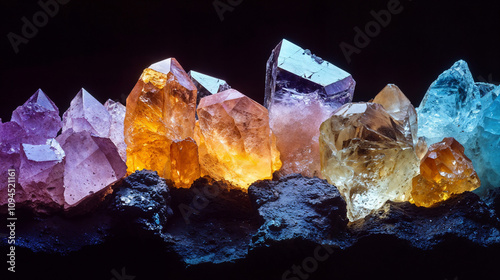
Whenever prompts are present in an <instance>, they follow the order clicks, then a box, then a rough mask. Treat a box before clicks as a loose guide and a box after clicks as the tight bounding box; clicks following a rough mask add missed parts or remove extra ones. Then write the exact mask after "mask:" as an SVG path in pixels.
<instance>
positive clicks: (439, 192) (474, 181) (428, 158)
mask: <svg viewBox="0 0 500 280" xmlns="http://www.w3.org/2000/svg"><path fill="white" fill-rule="evenodd" d="M480 185H481V182H480V180H479V178H478V176H477V174H476V172H475V171H474V167H473V166H472V162H471V161H470V159H469V158H468V157H467V156H466V155H465V154H464V147H463V146H462V145H460V143H458V142H457V141H456V140H455V139H453V138H451V137H450V138H445V139H443V141H441V142H438V143H435V144H432V145H431V146H430V147H429V151H428V152H427V154H426V155H425V157H424V158H423V159H422V162H421V163H420V175H418V176H416V177H415V178H413V188H412V191H411V199H410V201H411V202H412V203H414V204H415V205H417V206H425V207H430V206H432V205H434V204H436V203H437V202H440V201H443V200H446V199H448V198H450V197H451V195H453V194H460V193H463V192H465V191H473V190H475V189H477V188H479V186H480Z"/></svg>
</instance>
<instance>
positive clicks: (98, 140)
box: [57, 129, 127, 209]
mask: <svg viewBox="0 0 500 280" xmlns="http://www.w3.org/2000/svg"><path fill="white" fill-rule="evenodd" d="M57 140H58V141H59V142H60V143H61V146H62V148H63V150H64V152H65V153H66V160H65V166H64V187H65V191H64V200H65V208H66V209H69V208H73V207H75V206H77V205H79V204H80V203H81V202H82V201H84V200H86V199H87V198H90V197H93V196H94V194H98V193H100V192H105V191H106V190H107V189H108V186H110V185H111V184H113V183H115V182H116V181H118V180H119V179H121V178H122V177H124V176H125V174H126V172H127V166H126V165H125V163H124V162H123V160H122V158H121V157H120V154H119V153H118V150H117V149H116V146H115V144H113V142H112V141H111V140H110V139H109V138H102V137H97V136H95V135H92V134H91V133H90V132H88V131H81V132H74V131H73V130H72V129H69V130H66V131H65V132H63V133H62V134H61V135H60V136H59V137H58V138H57Z"/></svg>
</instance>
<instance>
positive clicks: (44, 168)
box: [16, 139, 65, 213]
mask: <svg viewBox="0 0 500 280" xmlns="http://www.w3.org/2000/svg"><path fill="white" fill-rule="evenodd" d="M64 157H65V153H64V151H63V149H62V148H61V146H60V145H59V143H58V142H57V141H56V140H55V139H49V140H47V143H46V144H44V145H30V144H22V146H21V166H20V168H19V174H20V177H19V184H20V188H19V189H18V193H17V194H16V198H17V201H18V202H19V203H21V204H26V205H27V206H29V207H30V208H31V209H33V210H35V211H36V212H38V213H41V212H51V211H57V210H59V209H60V208H61V207H62V206H63V205H64V184H63V176H64V163H63V159H64Z"/></svg>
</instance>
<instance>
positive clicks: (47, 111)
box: [11, 89, 62, 144]
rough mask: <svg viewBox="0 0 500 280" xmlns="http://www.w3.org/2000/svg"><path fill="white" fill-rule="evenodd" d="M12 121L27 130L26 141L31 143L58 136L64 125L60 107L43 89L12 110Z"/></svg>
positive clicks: (41, 142)
mask: <svg viewBox="0 0 500 280" xmlns="http://www.w3.org/2000/svg"><path fill="white" fill-rule="evenodd" d="M11 121H13V122H16V123H18V124H19V125H20V126H21V127H22V128H23V129H24V130H25V131H26V134H27V138H26V139H25V143H30V144H45V142H46V141H47V139H49V138H55V137H56V136H57V133H58V132H59V130H60V129H61V126H62V123H61V117H59V109H58V108H57V106H56V105H55V104H54V102H52V100H50V98H49V97H48V96H47V95H45V93H44V92H43V91H42V90H41V89H39V90H37V91H36V92H35V94H33V96H31V98H30V99H28V101H26V103H24V104H23V105H22V106H19V107H17V109H16V110H14V112H12V120H11Z"/></svg>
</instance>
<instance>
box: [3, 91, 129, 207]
mask: <svg viewBox="0 0 500 280" xmlns="http://www.w3.org/2000/svg"><path fill="white" fill-rule="evenodd" d="M122 106H123V105H122ZM111 120H112V118H111V116H110V114H109V113H108V111H107V110H106V108H105V107H104V106H103V105H102V104H101V103H99V101H97V100H96V99H95V98H94V97H92V96H91V95H90V94H89V93H88V92H87V91H85V90H84V89H82V90H81V91H80V92H79V93H78V94H77V96H76V97H75V98H74V99H73V101H72V102H71V106H70V108H69V109H68V111H66V112H65V113H64V117H63V120H62V121H61V118H60V117H59V109H58V108H57V106H56V105H55V104H54V103H53V102H52V101H51V100H50V99H49V98H48V97H47V95H45V94H44V93H43V92H42V91H41V90H38V91H37V92H36V93H35V94H34V95H33V96H32V97H31V98H30V99H29V100H28V101H27V102H26V103H25V104H23V105H22V106H20V107H18V108H17V109H16V110H15V111H14V112H13V113H12V120H11V121H10V122H7V123H2V124H1V125H0V143H1V144H0V147H1V149H0V153H1V155H2V162H1V166H0V168H2V170H7V169H9V168H12V169H15V170H17V171H18V173H17V174H18V176H19V179H18V182H17V183H18V184H19V185H18V186H17V188H16V203H18V204H19V205H26V206H28V207H30V208H32V209H33V210H34V211H35V212H38V213H50V212H53V211H57V210H59V209H61V208H64V209H67V210H69V209H73V208H74V207H75V206H77V205H79V204H80V203H81V202H83V201H88V200H90V199H91V198H93V197H94V195H93V194H94V193H99V192H102V191H103V190H104V189H106V188H107V187H108V186H109V185H111V184H113V183H114V182H116V181H117V180H118V179H120V178H122V177H123V176H124V175H125V172H126V166H125V163H124V162H123V160H122V158H121V157H120V155H119V154H118V150H117V147H116V146H120V145H121V146H123V145H124V143H120V140H119V139H120V135H119V134H122V135H123V130H121V131H120V129H119V126H120V123H123V118H120V116H119V115H117V116H116V118H115V119H114V123H115V124H113V122H111ZM112 127H114V128H113V129H112ZM61 128H62V133H61V135H59V136H58V135H57V134H58V132H59V130H61ZM121 137H122V138H123V136H121ZM110 138H113V139H116V143H117V144H114V143H113V142H112V141H111V140H110ZM89 139H93V140H94V142H95V143H98V144H96V146H92V145H90V144H89V143H90V142H91V141H90V140H89ZM121 142H123V141H121ZM109 166H113V168H112V170H110V169H109ZM4 178H5V177H4ZM2 180H4V179H3V178H2ZM5 187H6V183H5V182H2V186H1V188H0V193H2V194H4V192H6V188H5ZM6 197H7V196H6V195H2V198H0V204H2V205H4V204H6V201H5V198H6Z"/></svg>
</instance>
